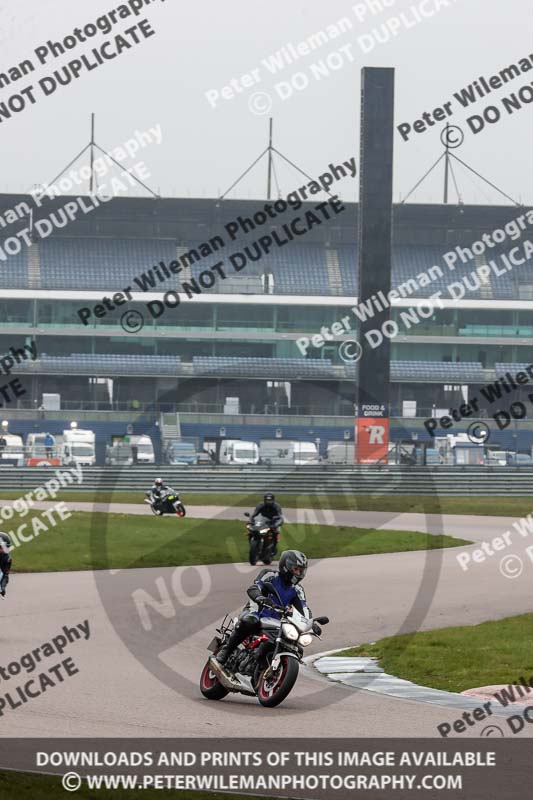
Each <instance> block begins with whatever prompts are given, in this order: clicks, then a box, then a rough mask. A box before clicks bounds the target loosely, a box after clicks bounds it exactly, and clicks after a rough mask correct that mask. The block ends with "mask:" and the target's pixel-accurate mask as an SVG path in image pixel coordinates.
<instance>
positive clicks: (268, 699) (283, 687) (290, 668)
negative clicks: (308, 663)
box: [257, 656, 300, 708]
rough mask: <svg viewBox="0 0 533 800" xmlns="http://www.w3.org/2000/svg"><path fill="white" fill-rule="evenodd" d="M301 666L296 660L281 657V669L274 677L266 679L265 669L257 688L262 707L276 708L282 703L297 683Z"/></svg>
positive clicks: (279, 668) (266, 670)
mask: <svg viewBox="0 0 533 800" xmlns="http://www.w3.org/2000/svg"><path fill="white" fill-rule="evenodd" d="M299 670H300V665H299V663H298V661H296V659H295V658H290V656H281V658H280V662H279V667H278V669H277V670H276V672H274V673H273V674H272V675H270V676H269V677H267V678H265V673H266V672H268V669H265V670H264V671H263V672H262V673H261V677H260V678H259V683H258V686H257V699H258V700H259V702H260V703H261V705H262V706H266V707H267V708H274V706H278V705H279V704H280V703H282V702H283V701H284V700H285V698H286V697H287V695H288V694H289V692H290V691H291V689H292V687H293V686H294V684H295V683H296V678H297V677H298V672H299Z"/></svg>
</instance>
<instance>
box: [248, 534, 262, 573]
mask: <svg viewBox="0 0 533 800" xmlns="http://www.w3.org/2000/svg"><path fill="white" fill-rule="evenodd" d="M260 550H261V542H258V541H257V539H250V552H249V558H248V560H249V561H250V564H251V565H252V567H255V565H256V564H257V561H258V559H259V551H260Z"/></svg>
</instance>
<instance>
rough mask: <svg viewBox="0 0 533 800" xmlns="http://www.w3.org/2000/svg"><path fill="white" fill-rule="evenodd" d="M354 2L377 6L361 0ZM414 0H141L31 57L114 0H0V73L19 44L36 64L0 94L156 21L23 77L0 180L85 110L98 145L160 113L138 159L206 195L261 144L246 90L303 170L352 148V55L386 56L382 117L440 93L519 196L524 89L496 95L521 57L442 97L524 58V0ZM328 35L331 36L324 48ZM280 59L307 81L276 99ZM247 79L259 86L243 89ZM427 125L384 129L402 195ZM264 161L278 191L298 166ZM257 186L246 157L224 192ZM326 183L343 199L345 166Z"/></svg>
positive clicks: (161, 181) (170, 189)
mask: <svg viewBox="0 0 533 800" xmlns="http://www.w3.org/2000/svg"><path fill="white" fill-rule="evenodd" d="M367 2H368V3H369V4H370V5H372V4H373V5H374V7H376V6H377V0H367ZM439 2H440V3H443V0H425V6H424V9H425V10H427V9H434V8H435V5H436V4H438V3H439ZM384 3H387V7H385V5H384ZM421 3H422V0H396V2H393V0H382V11H381V13H375V14H371V13H370V11H368V13H367V15H366V17H365V18H364V19H363V20H360V19H358V16H357V14H358V15H359V17H361V16H362V15H363V11H362V6H363V5H364V4H365V3H364V0H362V2H361V3H355V2H352V1H351V0H349V1H347V0H333V2H329V3H325V2H323V1H321V2H319V0H290V1H289V2H288V1H287V0H269V2H268V3H266V2H257V1H256V2H253V3H251V2H249V0H246V1H245V0H226V2H224V3H221V2H218V0H194V2H187V1H186V0H166V1H165V2H162V1H161V0H154V2H153V4H152V6H148V7H147V8H146V11H145V12H144V13H143V14H142V15H141V16H139V17H137V18H136V19H135V18H130V19H124V20H121V21H119V24H117V25H116V26H115V28H114V29H113V31H112V32H111V33H110V34H108V35H103V34H100V35H99V36H97V37H95V38H94V39H91V40H89V41H88V42H87V43H85V44H79V45H78V46H77V47H76V48H75V49H74V50H72V51H70V52H69V53H68V54H67V55H66V56H63V57H60V58H57V59H51V60H50V61H49V62H48V63H47V64H46V65H39V63H38V61H37V59H36V58H35V54H34V50H35V48H36V47H38V46H40V45H42V44H44V43H45V42H46V41H47V40H48V39H53V40H62V39H63V38H64V37H65V36H67V35H68V34H70V33H71V32H72V30H73V29H74V28H76V27H83V25H85V24H86V23H89V22H94V21H95V20H96V18H97V17H98V16H99V15H100V14H103V13H105V12H108V11H110V10H112V9H114V8H118V6H119V5H120V3H119V2H116V0H115V2H113V0H107V2H103V1H102V0H91V2H90V3H83V4H82V3H74V2H72V0H0V44H1V57H0V72H2V73H5V72H7V71H8V70H9V69H10V68H11V67H14V66H15V65H17V64H18V63H20V62H21V61H23V60H24V59H26V58H30V59H32V61H33V62H34V64H35V66H36V70H35V72H33V73H32V74H31V75H29V76H27V77H23V78H22V79H21V80H19V81H16V82H14V83H12V84H11V85H10V86H7V87H4V88H3V89H0V103H2V102H7V101H8V99H9V98H10V97H11V95H12V94H16V93H18V92H19V91H20V89H22V88H24V87H26V86H28V85H31V84H33V85H34V86H37V84H38V81H39V80H40V79H41V78H43V77H44V76H49V75H52V74H53V71H54V70H55V69H58V68H60V67H62V66H63V65H64V64H65V63H67V62H68V61H69V60H71V59H74V58H76V57H79V56H80V55H82V54H84V53H88V54H89V53H90V51H91V49H92V47H94V46H96V45H98V44H101V43H102V42H103V41H104V40H106V39H113V37H114V35H115V34H116V33H121V32H122V31H123V30H124V29H125V28H127V27H129V26H130V25H132V24H135V22H138V21H139V20H140V19H142V18H143V17H146V18H147V19H148V20H149V21H150V25H151V26H153V28H154V30H155V31H156V35H154V36H152V37H151V38H149V39H147V40H145V41H143V42H142V44H139V45H137V46H135V47H132V48H131V49H130V50H129V51H128V52H124V53H122V55H121V56H120V57H118V58H116V59H115V60H112V61H107V62H105V63H104V65H103V66H101V67H99V68H98V69H95V70H93V71H91V72H86V71H84V72H82V75H81V77H80V78H79V79H78V80H76V81H74V82H73V83H71V84H70V85H69V86H61V87H59V89H58V91H57V92H55V94H54V95H52V96H50V97H45V96H44V95H43V93H42V91H41V90H39V89H38V88H37V90H36V92H35V96H36V97H37V102H36V104H35V105H33V106H30V105H29V106H28V107H27V108H26V109H25V110H24V111H23V112H21V113H19V114H14V115H13V118H12V119H9V120H7V121H6V120H4V121H2V122H1V123H0V136H1V143H2V147H1V158H2V164H1V166H2V168H1V171H0V191H12V192H15V191H16V192H18V191H27V190H29V189H30V187H31V186H32V185H34V184H38V183H44V182H47V181H49V180H51V179H52V178H53V177H54V176H55V175H56V174H57V173H58V172H59V171H60V169H61V168H62V167H63V166H65V165H66V164H67V163H68V162H69V161H70V160H71V159H72V158H73V157H74V155H75V154H76V153H77V152H78V151H79V150H81V148H82V147H83V145H84V144H85V143H86V142H87V141H88V139H89V117H90V113H91V111H94V112H95V113H96V115H97V136H96V138H97V141H98V143H100V144H101V146H103V147H104V148H108V149H111V148H113V147H116V146H117V145H119V144H121V143H122V142H124V141H125V140H126V139H128V138H129V137H130V136H131V135H132V134H133V132H134V131H135V130H145V129H147V128H150V127H152V126H154V125H157V124H159V125H161V128H162V133H163V142H162V144H161V145H159V146H156V145H154V146H151V147H147V148H146V149H145V150H144V151H143V154H142V158H143V160H144V161H145V163H146V165H147V168H148V170H149V171H150V174H151V177H150V179H149V180H148V181H147V182H148V183H149V184H150V185H151V186H152V187H153V188H154V189H156V190H159V191H160V192H161V194H162V195H163V196H167V197H168V196H190V197H213V196H218V195H219V194H220V193H221V192H223V191H225V190H226V189H227V188H228V187H229V186H230V185H231V184H232V183H233V181H234V180H235V179H236V178H237V177H238V176H239V174H240V173H241V172H243V171H244V170H245V169H246V167H247V166H248V165H249V164H250V163H251V162H252V161H253V160H254V159H255V158H256V157H257V156H258V155H259V154H260V153H261V151H262V150H263V149H264V148H265V147H266V145H267V137H268V117H269V113H265V114H261V113H253V112H252V111H251V110H250V107H251V105H252V106H254V107H255V108H256V110H259V111H261V112H262V111H266V110H267V109H268V105H269V103H270V102H271V103H272V110H271V112H270V113H271V115H272V116H273V117H274V144H275V146H276V147H277V148H278V149H279V150H280V151H282V152H283V153H284V154H286V156H287V157H288V158H290V159H291V160H293V161H295V162H296V163H297V164H298V165H299V166H300V167H301V168H302V169H303V170H304V171H305V172H306V173H309V174H310V175H313V176H314V175H318V174H320V173H321V172H323V171H324V169H325V168H327V165H328V164H329V163H330V162H331V161H344V160H346V159H349V158H350V157H351V156H354V155H355V156H356V157H357V163H358V161H359V158H358V153H359V122H360V115H359V105H360V100H359V89H360V71H361V67H362V66H389V67H395V68H396V112H395V113H396V123H397V124H400V123H404V122H409V123H414V121H415V120H416V119H417V118H419V117H421V116H422V114H423V112H424V111H433V110H434V109H435V108H437V107H439V106H442V105H443V104H444V103H446V102H448V101H451V102H452V110H453V116H451V117H450V124H456V125H459V126H460V127H461V128H462V129H463V130H464V132H465V141H464V143H463V145H462V146H461V147H460V148H459V149H458V150H457V155H458V156H459V157H460V158H461V159H462V160H464V161H466V162H467V163H468V164H470V165H471V166H472V167H473V168H474V169H476V170H477V171H479V172H481V173H483V174H484V175H485V176H486V177H487V178H488V179H489V180H490V181H492V182H493V183H495V184H497V185H498V186H500V187H501V188H502V189H503V190H504V191H505V192H506V193H507V194H509V195H511V196H512V197H513V198H516V199H517V200H519V201H522V202H524V203H526V204H533V182H532V181H531V165H532V160H533V152H532V147H531V141H532V139H531V131H532V128H533V103H531V104H530V105H527V104H525V105H524V107H523V108H522V109H521V110H520V111H515V113H514V114H513V115H510V114H508V113H507V112H506V111H505V110H504V109H503V106H502V103H501V99H502V97H504V96H507V95H510V94H512V93H513V92H517V91H518V90H519V89H520V88H522V87H523V86H526V85H529V86H530V87H531V82H532V81H533V70H532V71H531V72H528V73H525V74H523V75H521V76H520V77H518V78H516V79H515V80H514V81H512V82H511V83H508V84H507V85H506V86H504V87H503V88H501V89H499V90H495V91H493V92H492V94H491V95H489V96H488V97H487V98H485V99H480V100H478V102H476V104H475V106H473V107H472V108H471V109H463V108H461V107H460V105H459V103H458V102H457V101H456V100H454V98H453V95H454V93H455V92H458V91H459V90H460V89H461V88H463V87H465V86H467V85H468V84H470V83H471V82H472V81H473V80H475V79H477V78H478V77H479V76H485V77H486V78H487V79H488V78H489V77H490V76H491V75H495V74H497V73H499V72H500V70H501V69H503V68H504V67H507V66H509V65H510V64H513V63H517V62H518V61H519V60H520V59H523V58H526V57H528V56H529V55H531V58H532V64H533V37H532V36H531V33H532V29H533V24H532V22H531V2H530V0H506V2H505V3H495V2H487V0H457V2H455V3H452V0H449V7H447V8H445V7H443V8H441V9H440V10H439V11H438V12H436V13H435V14H434V16H433V17H432V18H430V19H424V20H423V21H422V22H420V23H419V24H413V22H414V20H415V19H416V14H415V13H414V12H413V10H412V7H414V8H415V9H417V8H418V7H419V6H420V5H421ZM354 6H358V8H357V13H356V10H355V9H354ZM402 11H403V12H404V14H405V15H406V17H405V19H407V21H408V23H409V25H411V27H409V28H408V29H407V28H406V27H405V26H404V25H403V23H400V27H399V30H398V32H397V36H395V37H391V39H390V41H388V42H386V43H377V42H376V41H375V39H374V38H373V30H375V29H377V33H378V35H380V37H381V38H383V37H384V32H383V29H382V26H383V25H384V24H386V23H387V21H389V25H392V26H394V21H392V22H391V18H393V17H396V18H398V17H399V15H400V12H402ZM342 18H348V19H349V20H350V22H351V28H350V29H349V30H348V31H346V32H345V33H344V34H343V35H342V36H339V37H338V38H336V39H331V40H330V41H328V42H327V43H326V44H325V45H323V46H322V47H321V48H319V49H315V50H313V51H312V52H310V53H309V54H308V55H304V56H302V57H301V58H300V59H299V60H298V61H297V62H296V63H294V64H292V65H286V66H285V68H284V69H282V70H281V71H280V72H279V73H278V74H276V75H273V74H271V73H270V72H269V70H268V69H267V67H266V66H265V64H264V63H263V61H264V60H268V59H269V57H270V56H272V54H274V53H275V52H276V51H277V50H279V49H280V48H281V47H282V46H284V45H287V44H288V43H290V44H292V45H293V46H294V47H297V46H298V44H299V43H301V42H305V41H307V40H308V39H309V37H310V36H312V35H313V34H316V33H317V32H319V31H322V30H326V29H327V28H328V26H330V25H333V24H335V23H337V22H338V21H339V20H340V19H342ZM363 35H364V36H365V38H364V39H363V40H362V42H363V45H364V47H365V48H366V50H368V51H369V52H366V53H365V52H363V45H362V43H361V39H360V37H362V36H363ZM341 47H344V48H345V49H344V51H342V52H341V53H340V54H338V55H337V56H332V55H331V54H333V53H335V52H337V53H339V48H341ZM371 48H373V49H371ZM350 56H351V57H352V58H353V61H352V62H350ZM327 57H328V58H330V63H331V64H333V65H334V66H339V64H342V66H341V67H340V68H339V69H336V70H335V69H332V70H331V74H330V76H329V78H326V77H324V78H322V80H317V79H316V78H315V77H313V72H312V65H313V64H317V63H318V62H320V61H321V60H323V59H326V58H327ZM253 70H256V76H258V78H259V81H258V82H257V83H256V85H254V86H252V87H248V88H244V87H243V91H242V92H241V93H240V94H239V95H238V96H236V97H235V98H233V99H230V100H223V99H220V100H219V101H218V103H217V107H216V108H212V107H211V105H210V104H209V102H208V100H207V98H206V93H207V92H208V91H210V90H217V91H219V92H221V91H222V89H223V87H224V86H226V85H227V84H229V82H230V81H231V79H232V78H238V79H240V78H242V76H243V75H245V74H249V73H252V71H253ZM295 73H302V74H303V75H304V77H302V75H300V76H299V77H297V78H296V80H299V81H302V82H303V81H305V80H306V78H307V79H308V81H309V85H308V86H307V87H306V88H305V89H303V90H294V91H293V94H292V96H291V97H288V98H287V99H284V100H282V99H281V97H280V93H281V92H282V91H285V94H287V92H288V91H289V89H288V88H287V84H289V83H290V81H291V79H293V76H294V74H295ZM281 82H283V84H284V85H283V86H281V87H280V86H279V84H280V83H281ZM257 92H261V94H260V95H257V96H256V97H255V98H254V99H252V100H251V98H252V96H253V95H254V94H255V93H257ZM269 98H270V99H269ZM488 105H494V106H496V107H497V108H499V109H500V110H501V112H502V114H501V119H500V120H499V122H497V123H495V124H489V125H487V126H486V128H485V129H484V130H483V131H481V132H480V133H478V134H477V135H474V134H473V133H472V131H471V130H470V128H469V126H468V124H467V123H466V119H467V117H469V116H471V115H472V114H474V113H475V114H480V113H481V112H482V111H483V109H484V108H485V107H486V106H488ZM443 124H444V123H442V122H440V123H439V124H438V125H436V126H435V127H433V128H431V129H430V130H427V131H426V132H424V133H420V134H413V135H412V138H411V139H410V140H409V141H408V142H404V141H403V140H402V138H401V137H400V135H399V133H397V132H396V134H395V187H394V198H395V200H398V199H400V197H405V195H406V194H407V192H408V191H409V190H410V189H411V188H412V187H413V185H414V184H415V183H416V182H417V180H418V179H419V178H420V177H421V176H422V175H423V174H424V172H425V171H426V170H427V169H429V167H430V166H431V164H432V163H433V162H434V161H435V160H436V159H437V158H438V156H439V154H440V153H441V152H442V145H441V143H440V139H439V136H440V131H441V129H442V126H443ZM80 163H81V162H80ZM277 175H278V178H279V183H280V189H281V191H282V192H283V193H287V192H289V191H291V190H293V189H294V188H297V187H298V186H299V185H300V180H299V178H298V175H297V174H296V173H295V172H294V171H293V170H292V169H291V168H289V167H286V166H285V165H283V163H282V162H281V161H278V166H277ZM456 175H457V179H458V184H459V189H460V192H461V196H462V199H463V201H464V202H465V203H499V202H500V199H499V197H498V194H497V193H496V192H495V191H493V190H492V189H491V188H490V187H488V186H485V185H483V184H482V183H481V182H480V181H479V180H478V179H477V178H474V177H473V176H471V175H469V174H468V172H467V171H466V170H465V169H464V168H463V167H461V166H459V165H458V167H457V170H456ZM442 184H443V169H442V164H441V165H440V167H439V169H438V172H435V173H434V174H433V175H432V176H430V178H428V180H427V181H426V183H424V184H423V185H422V186H421V187H420V189H418V190H417V192H416V193H415V195H413V197H412V198H411V200H412V201H418V202H433V203H437V202H441V200H442ZM132 193H133V194H142V193H143V192H142V191H139V192H137V191H135V192H132ZM265 194H266V162H261V163H260V164H259V165H258V166H257V167H255V169H254V170H253V171H252V172H251V173H250V175H249V176H248V177H247V178H246V179H245V180H244V181H243V182H242V183H241V184H240V185H239V186H238V187H237V189H235V190H234V191H233V192H232V193H231V195H230V196H231V197H257V198H262V197H264V196H265ZM340 194H341V196H342V197H343V199H345V200H354V199H356V196H357V184H356V181H355V180H352V181H349V180H345V181H344V182H343V183H342V186H341V188H340ZM452 199H455V192H454V191H453V190H452ZM503 202H504V203H506V202H507V201H503Z"/></svg>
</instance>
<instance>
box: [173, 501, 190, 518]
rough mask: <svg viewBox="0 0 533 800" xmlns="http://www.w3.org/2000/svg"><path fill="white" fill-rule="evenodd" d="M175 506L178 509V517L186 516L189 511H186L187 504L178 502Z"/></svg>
mask: <svg viewBox="0 0 533 800" xmlns="http://www.w3.org/2000/svg"><path fill="white" fill-rule="evenodd" d="M174 508H175V509H176V514H177V515H178V517H184V516H185V514H186V513H187V512H186V511H185V506H184V505H183V503H176V505H175V506H174Z"/></svg>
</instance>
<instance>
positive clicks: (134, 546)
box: [4, 512, 471, 572]
mask: <svg viewBox="0 0 533 800" xmlns="http://www.w3.org/2000/svg"><path fill="white" fill-rule="evenodd" d="M34 516H36V515H28V516H27V517H25V518H24V521H25V522H26V524H27V528H26V529H25V531H24V535H26V536H28V535H29V534H31V531H32V523H31V520H32V519H33V517H34ZM17 524H18V523H17ZM4 530H5V531H6V532H7V530H8V529H7V526H4ZM465 544H471V542H466V541H465V540H462V539H455V538H453V537H451V536H429V535H426V534H424V533H416V532H411V531H389V530H386V531H385V530H384V531H377V530H374V529H366V528H351V527H343V526H324V525H311V524H308V525H303V524H302V525H289V524H287V525H284V527H283V532H282V536H281V539H280V551H281V550H282V549H286V548H290V547H295V548H298V549H302V550H304V551H305V552H306V553H307V555H308V556H309V557H310V558H327V557H331V556H354V555H368V554H370V553H392V552H398V551H404V550H426V549H435V548H441V547H454V546H459V545H465ZM247 547H248V540H247V538H246V536H245V533H244V525H243V524H241V523H239V522H234V521H232V520H204V519H190V518H189V519H178V518H177V517H171V516H167V517H161V518H159V517H154V516H152V514H150V513H147V515H146V516H142V515H128V514H108V515H106V514H97V515H92V514H90V513H88V512H74V513H73V515H72V516H71V517H70V518H68V519H66V520H65V521H63V522H60V523H59V524H58V525H57V526H56V527H50V528H49V530H47V531H42V532H41V533H40V534H39V535H38V536H37V537H36V538H34V539H32V540H31V541H29V542H27V543H25V544H21V546H20V547H15V548H14V550H13V552H12V555H13V561H14V569H16V570H17V571H20V572H58V571H64V570H79V569H81V570H84V569H107V568H112V569H125V568H129V567H158V566H181V565H192V564H226V563H231V562H234V561H246V560H247V552H248V550H247Z"/></svg>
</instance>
